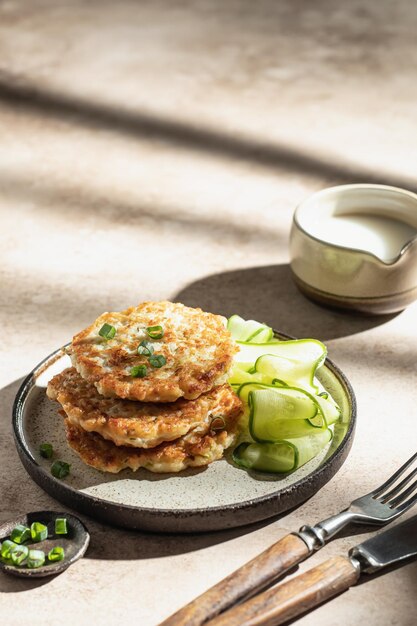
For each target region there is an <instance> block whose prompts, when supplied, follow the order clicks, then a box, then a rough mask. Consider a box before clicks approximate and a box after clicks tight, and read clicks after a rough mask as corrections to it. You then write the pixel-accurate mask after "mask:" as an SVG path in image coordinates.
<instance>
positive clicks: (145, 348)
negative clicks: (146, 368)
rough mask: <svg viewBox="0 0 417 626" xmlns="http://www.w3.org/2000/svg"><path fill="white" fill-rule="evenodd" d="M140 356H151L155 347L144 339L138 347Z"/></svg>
mask: <svg viewBox="0 0 417 626" xmlns="http://www.w3.org/2000/svg"><path fill="white" fill-rule="evenodd" d="M138 354H143V355H144V356H151V354H153V345H152V344H151V343H150V342H149V341H146V339H144V340H143V341H141V342H140V344H139V346H138Z"/></svg>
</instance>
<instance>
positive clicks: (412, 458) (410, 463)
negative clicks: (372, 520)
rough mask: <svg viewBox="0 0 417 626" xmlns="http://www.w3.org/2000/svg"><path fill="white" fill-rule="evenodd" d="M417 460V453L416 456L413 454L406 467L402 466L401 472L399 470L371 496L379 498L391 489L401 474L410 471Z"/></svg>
mask: <svg viewBox="0 0 417 626" xmlns="http://www.w3.org/2000/svg"><path fill="white" fill-rule="evenodd" d="M416 459H417V452H416V453H415V454H413V456H412V457H410V458H409V459H408V461H406V462H405V463H404V465H402V466H401V467H400V469H399V470H397V471H396V472H395V473H394V474H393V475H392V476H391V478H388V480H387V481H386V482H385V483H384V484H383V485H381V486H380V487H377V488H376V489H374V490H373V491H372V492H371V494H372V495H373V496H379V495H381V493H383V492H384V491H385V490H386V489H388V487H391V486H392V485H393V484H394V483H395V481H396V480H397V478H399V477H400V476H401V474H403V473H404V472H405V470H406V469H408V468H409V467H410V465H412V464H413V463H414V461H415V460H416Z"/></svg>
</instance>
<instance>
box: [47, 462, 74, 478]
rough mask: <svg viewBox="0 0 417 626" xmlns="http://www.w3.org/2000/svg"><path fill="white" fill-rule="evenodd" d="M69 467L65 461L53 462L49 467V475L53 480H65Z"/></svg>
mask: <svg viewBox="0 0 417 626" xmlns="http://www.w3.org/2000/svg"><path fill="white" fill-rule="evenodd" d="M70 467H71V465H69V464H68V463H65V461H55V463H53V465H52V467H51V474H52V476H55V478H65V477H66V476H68V474H69V473H70Z"/></svg>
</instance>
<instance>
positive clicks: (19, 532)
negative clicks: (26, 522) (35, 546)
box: [10, 524, 30, 543]
mask: <svg viewBox="0 0 417 626" xmlns="http://www.w3.org/2000/svg"><path fill="white" fill-rule="evenodd" d="M10 539H11V540H12V541H14V542H15V543H25V541H27V540H28V539H30V528H28V527H27V526H23V524H18V525H17V526H16V527H15V528H13V530H12V532H11V533H10Z"/></svg>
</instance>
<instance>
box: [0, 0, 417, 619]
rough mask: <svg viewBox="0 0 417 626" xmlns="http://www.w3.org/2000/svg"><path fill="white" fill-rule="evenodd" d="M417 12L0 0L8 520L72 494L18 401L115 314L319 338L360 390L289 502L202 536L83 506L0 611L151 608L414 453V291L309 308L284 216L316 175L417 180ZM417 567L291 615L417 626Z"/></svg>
mask: <svg viewBox="0 0 417 626" xmlns="http://www.w3.org/2000/svg"><path fill="white" fill-rule="evenodd" d="M416 22H417V5H416V4H415V3H412V2H411V1H405V0H399V1H398V2H396V3H392V2H390V1H389V0H369V1H368V2H366V3H364V2H362V1H359V0H352V1H351V2H349V3H346V2H334V1H330V0H319V1H318V2H315V3H308V2H303V1H300V2H294V1H290V0H288V1H282V2H274V1H273V0H261V1H259V2H257V3H253V2H249V1H243V0H240V1H239V0H237V1H236V2H230V3H224V2H221V1H220V0H213V1H209V0H205V1H203V0H190V1H181V2H180V1H178V0H174V2H169V1H168V0H165V1H162V0H158V1H152V2H151V1H149V2H140V3H134V2H128V1H125V0H122V1H121V2H118V3H114V2H110V1H105V0H104V1H103V0H101V1H98V0H95V1H92V2H88V3H85V2H82V1H81V0H72V1H71V2H63V1H61V0H58V1H56V0H55V1H52V0H39V1H36V2H33V1H29V0H26V1H19V0H4V1H3V2H0V138H1V141H0V210H1V230H0V238H1V247H0V276H1V283H0V284H1V309H0V315H1V327H2V331H3V332H2V341H1V350H2V353H3V354H2V359H1V372H0V375H1V381H0V382H1V390H0V402H1V413H0V416H1V417H0V450H1V456H0V459H1V469H2V471H1V474H0V502H1V506H0V522H2V521H5V520H7V519H9V518H11V517H14V516H15V515H16V514H17V513H20V512H23V511H30V510H39V509H42V508H43V509H49V508H52V509H59V508H61V506H60V505H59V504H58V503H57V502H56V501H54V500H53V499H52V498H50V497H49V496H47V495H46V494H45V493H44V492H43V491H42V490H41V489H40V488H39V487H38V486H37V485H35V484H34V483H33V482H32V481H31V480H30V479H29V477H28V476H27V474H26V472H25V471H24V469H23V467H22V466H21V464H20V462H19V459H18V457H17V453H16V450H15V448H14V444H13V439H12V434H11V426H10V412H11V405H12V402H13V398H14V396H15V394H16V391H17V389H18V386H19V384H20V382H21V380H22V377H24V376H25V375H26V374H27V373H28V371H30V369H31V368H32V367H33V366H34V365H35V364H36V363H37V362H38V361H40V360H41V359H42V358H43V357H44V356H46V355H47V354H49V353H50V352H51V351H53V350H54V349H55V348H56V347H57V346H60V345H62V344H64V343H65V342H67V341H68V340H69V339H70V338H71V337H72V335H73V334H74V333H75V332H76V331H77V330H79V329H81V328H83V327H84V326H85V325H87V324H88V323H89V322H90V321H92V320H93V319H94V318H95V317H96V316H97V315H98V314H100V313H101V312H102V311H104V310H120V309H122V308H125V307H126V306H129V305H131V304H134V303H136V302H139V301H141V300H145V299H165V298H168V299H178V300H180V301H183V302H184V303H185V304H189V305H199V306H201V307H202V308H205V309H207V310H210V311H213V312H220V313H224V314H225V315H229V314H230V313H232V312H239V313H240V314H241V315H242V316H244V317H255V318H258V319H261V320H264V321H266V322H267V323H270V324H272V325H273V326H274V327H276V328H279V329H282V330H283V331H285V332H287V333H289V334H292V335H295V336H299V337H301V336H314V337H317V338H319V339H322V340H323V341H325V342H326V344H327V345H328V348H329V355H330V357H331V358H332V359H333V360H334V361H335V362H336V363H337V364H338V365H339V366H340V367H341V368H342V369H343V370H344V371H345V373H346V375H347V376H348V378H349V379H350V380H351V382H352V384H353V387H354V389H355V392H356V395H357V400H358V406H359V414H358V427H357V433H356V437H355V441H354V445H353V449H352V451H351V454H350V456H349V457H348V460H347V461H346V463H345V464H344V466H343V467H342V469H341V470H340V471H339V472H338V474H337V475H336V476H335V477H334V478H333V479H332V480H331V481H330V482H329V483H328V484H327V485H326V486H325V487H324V488H323V489H322V490H321V491H320V492H318V493H317V494H316V495H315V496H313V497H312V498H311V499H310V500H309V501H308V502H306V503H305V504H304V505H302V506H300V507H299V508H298V509H296V510H294V511H292V512H290V513H288V514H287V515H284V516H283V517H281V518H280V519H278V520H275V521H272V522H268V523H264V524H258V525H256V526H252V527H249V528H244V529H237V530H229V531H224V532H219V533H213V534H203V535H196V536H174V535H167V536H159V535H156V534H155V535H153V534H145V533H140V532H133V531H132V532H130V531H124V530H117V529H113V528H110V527H108V526H105V525H102V524H100V522H98V521H93V520H90V519H86V520H85V521H86V523H87V524H88V526H89V528H90V530H91V533H92V542H91V547H90V548H89V550H88V552H87V554H86V557H85V558H84V559H83V560H82V561H80V562H78V563H77V564H75V565H74V566H73V567H71V568H70V569H69V570H67V571H66V572H65V573H63V574H62V575H60V576H58V577H57V578H54V579H51V580H43V581H41V582H36V581H25V580H19V579H14V578H11V577H7V576H5V575H2V574H0V610H1V615H7V622H8V624H9V625H10V626H17V625H23V624H27V623H28V619H30V623H31V624H32V625H33V626H37V625H38V624H39V625H41V624H42V625H49V624H50V625H54V626H55V625H56V624H57V623H61V624H71V623H77V624H80V625H81V624H87V623H95V624H100V625H102V624H103V625H107V624H109V625H112V624H115V623H117V622H118V621H120V619H123V620H124V621H127V620H133V619H134V620H135V621H136V623H138V624H140V626H154V625H155V624H156V623H157V622H158V621H159V620H161V619H163V618H164V617H166V616H167V615H168V614H170V613H171V612H172V611H174V610H175V609H177V608H178V607H180V606H181V605H182V604H184V603H186V602H187V601H189V600H190V599H191V598H193V597H194V596H195V595H197V594H199V593H200V592H202V591H203V590H204V589H206V588H207V587H208V586H210V585H211V584H213V583H215V582H216V581H218V580H220V579H221V578H223V577H224V576H225V575H226V574H228V573H230V572H231V571H232V570H233V569H235V568H236V567H238V566H239V565H241V564H243V563H244V562H245V561H247V560H248V559H250V558H251V557H253V556H255V555H256V554H257V553H258V552H259V551H261V550H263V549H264V548H266V547H267V546H269V545H270V544H271V543H273V542H274V541H275V540H277V539H278V538H279V537H281V536H283V535H284V534H285V533H287V532H288V531H291V530H295V529H298V528H299V526H300V525H301V524H303V523H309V522H310V523H311V522H315V521H318V520H319V519H321V518H323V517H327V516H329V515H331V514H332V513H334V512H336V511H337V510H338V509H340V508H343V507H345V506H346V505H347V503H348V502H349V501H350V500H351V499H352V498H354V497H356V496H358V495H359V494H362V493H365V492H366V491H369V490H370V489H371V488H372V487H373V486H375V485H376V484H378V483H379V482H380V481H381V479H382V477H384V476H388V475H389V474H390V473H391V472H392V471H393V470H394V468H395V467H397V466H398V465H399V464H400V463H401V462H402V461H403V460H405V459H406V458H408V456H410V455H411V453H412V452H413V451H415V448H416V440H417V419H416V417H417V414H416V408H415V389H416V383H417V372H416V361H417V347H416V345H417V344H416V336H417V331H416V328H417V324H416V321H417V304H416V305H414V306H411V307H409V308H408V309H407V310H405V311H404V312H402V313H400V314H398V315H393V316H385V317H378V318H366V317H358V316H353V315H348V314H345V313H342V312H334V311H329V310H326V309H324V308H320V307H318V306H316V305H314V304H312V303H311V302H309V301H307V300H305V299H304V298H303V297H302V296H301V295H300V294H299V293H298V292H297V290H296V288H295V287H294V285H293V283H292V282H291V278H290V275H289V268H288V235H289V229H290V224H291V216H292V213H293V210H294V208H295V206H296V205H297V204H298V203H299V202H300V201H301V200H302V199H304V198H305V197H306V196H308V195H309V194H310V193H312V192H313V191H316V190H318V189H320V188H322V187H325V186H328V185H331V184H339V183H344V182H362V181H377V182H381V183H388V184H394V185H399V186H403V187H407V188H409V189H414V190H415V189H416V188H417V182H416V179H415V163H416V160H417V141H416V140H417V131H416V126H415V102H416V100H417V81H416V80H415V67H416V66H417V48H416V46H415V27H416ZM365 537H366V534H365V533H363V534H359V535H356V536H351V537H349V536H344V537H341V538H338V539H336V540H334V541H333V542H332V543H331V544H330V545H328V546H327V547H326V549H325V551H322V552H321V553H318V554H316V555H315V556H313V558H312V559H311V561H309V563H308V565H307V564H303V565H302V566H301V567H300V570H301V571H303V570H305V569H306V568H307V567H309V566H310V565H312V564H313V565H314V564H315V563H318V562H320V561H322V560H323V559H325V558H326V557H328V556H331V555H335V554H339V553H341V554H343V553H346V551H347V550H348V548H349V547H350V546H352V545H353V544H355V543H358V542H359V541H361V540H362V539H363V538H365ZM416 586H417V563H415V562H414V563H410V564H408V565H406V566H404V567H402V568H400V569H397V570H396V571H395V572H390V573H387V574H385V575H383V576H380V577H378V578H370V579H369V581H367V582H366V584H362V585H359V586H357V587H355V588H353V589H351V590H350V591H349V592H347V593H345V594H343V595H341V596H339V597H338V598H336V599H335V600H333V601H332V602H329V603H327V604H325V605H324V606H322V607H321V608H319V609H318V610H316V611H314V612H311V613H309V614H308V615H307V616H305V617H303V618H302V619H300V621H299V622H298V623H299V624H300V625H302V626H315V625H316V624H320V625H321V626H334V625H336V624H340V623H343V624H345V625H346V626H351V625H352V626H353V625H356V624H360V623H366V624H368V625H369V626H388V625H390V626H394V625H395V626H412V625H414V624H415V618H416V614H417V600H416V597H417V596H416Z"/></svg>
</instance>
